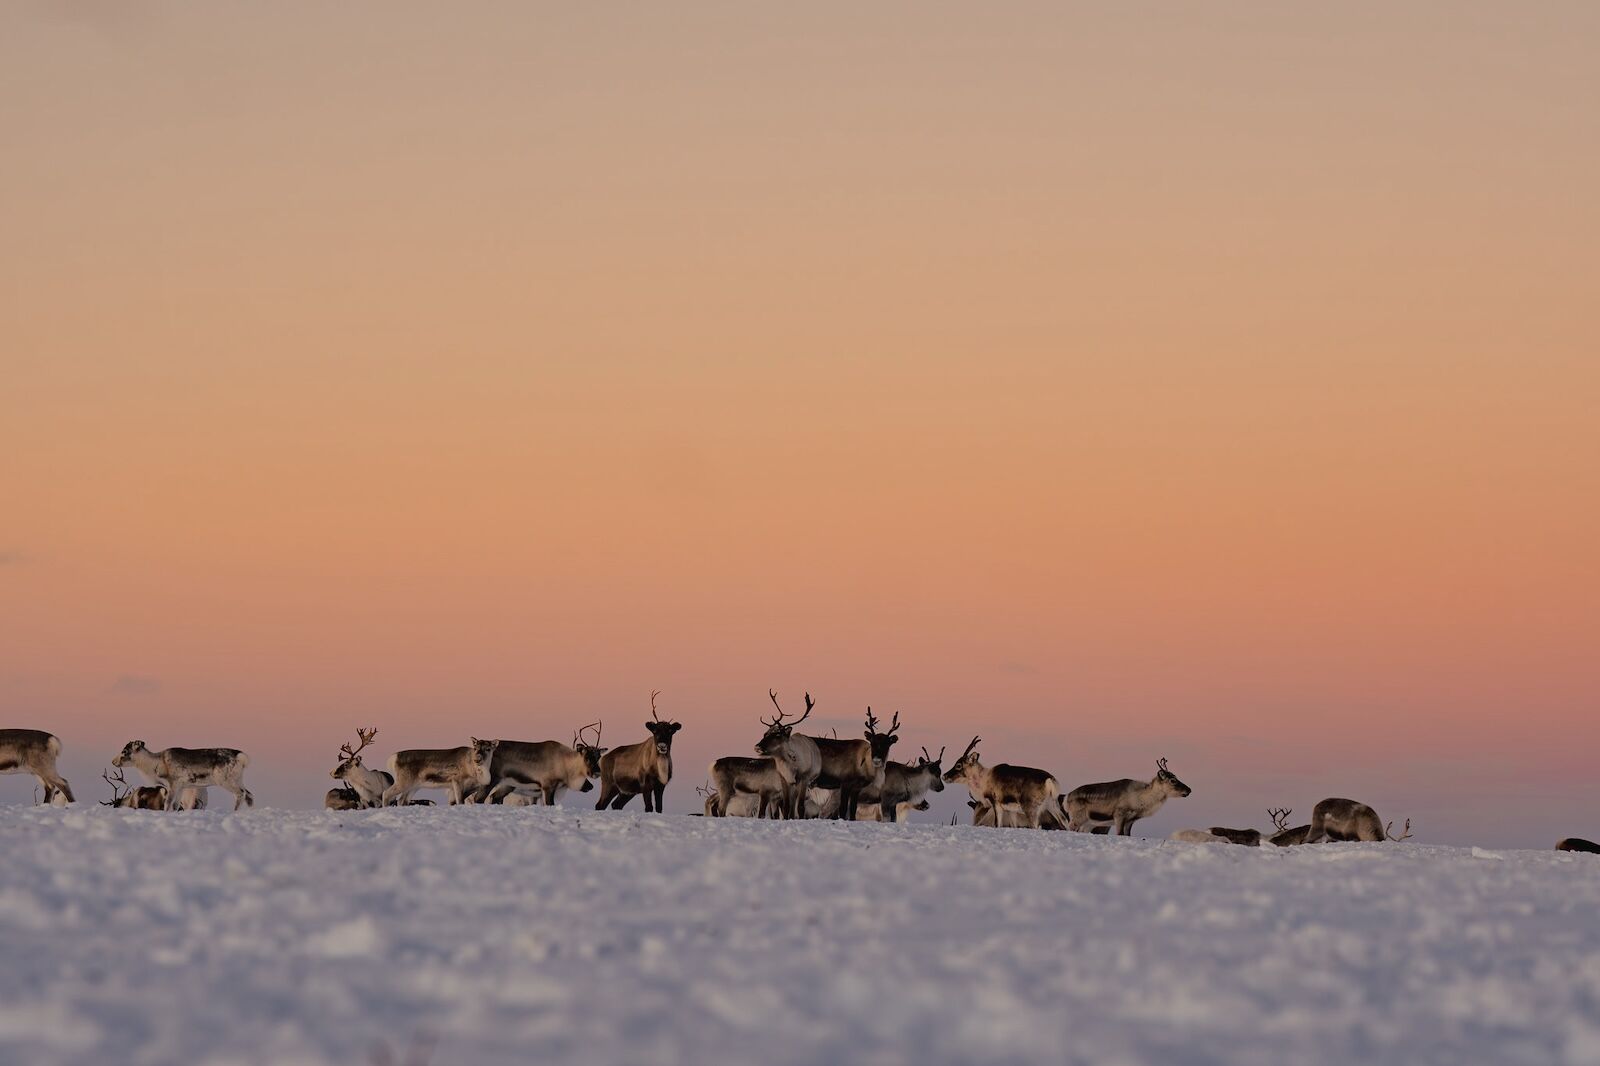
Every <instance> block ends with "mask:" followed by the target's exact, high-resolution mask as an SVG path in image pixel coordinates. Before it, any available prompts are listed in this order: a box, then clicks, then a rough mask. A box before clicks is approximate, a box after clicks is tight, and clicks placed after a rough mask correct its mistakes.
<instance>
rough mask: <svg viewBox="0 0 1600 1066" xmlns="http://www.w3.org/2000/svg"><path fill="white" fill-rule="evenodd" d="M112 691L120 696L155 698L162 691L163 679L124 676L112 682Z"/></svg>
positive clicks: (132, 675) (131, 675)
mask: <svg viewBox="0 0 1600 1066" xmlns="http://www.w3.org/2000/svg"><path fill="white" fill-rule="evenodd" d="M111 691H112V692H114V693H116V694H117V695H119V696H154V695H155V694H156V693H158V692H160V691H161V679H160V678H158V677H138V676H136V675H134V674H122V675H121V676H119V677H118V678H117V679H116V680H115V681H113V682H111Z"/></svg>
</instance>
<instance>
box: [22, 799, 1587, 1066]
mask: <svg viewBox="0 0 1600 1066" xmlns="http://www.w3.org/2000/svg"><path fill="white" fill-rule="evenodd" d="M0 836H3V847H4V856H5V861H4V863H3V866H0V944H3V945H4V956H3V959H4V964H3V966H0V1062H3V1063H6V1064H24V1063H25V1064H28V1066H50V1064H68V1063H70V1064H81V1063H85V1062H118V1063H129V1064H167V1063H180V1062H181V1063H195V1064H210V1066H223V1064H246V1063H274V1064H278V1063H293V1064H321V1063H328V1064H338V1066H362V1064H365V1063H374V1062H386V1061H396V1062H398V1061H402V1056H403V1055H404V1053H405V1052H406V1050H407V1049H408V1048H410V1049H411V1050H412V1051H414V1052H416V1053H417V1061H422V1060H423V1058H424V1057H426V1058H427V1061H430V1062H432V1063H433V1064H434V1066H444V1064H458V1063H489V1062H573V1063H577V1062H583V1063H589V1064H601V1066H603V1064H611V1063H617V1064H621V1063H697V1064H698V1063H729V1064H743V1063H763V1064H772V1066H777V1064H791V1063H792V1064H796V1066H799V1064H805V1066H817V1064H819V1063H902V1062H904V1063H920V1064H924V1066H931V1064H938V1063H963V1064H965V1063H975V1062H983V1063H1010V1062H1015V1063H1023V1062H1028V1063H1035V1062H1037V1063H1104V1064H1107V1066H1111V1064H1115V1066H1136V1064H1143V1063H1148V1064H1152V1066H1154V1064H1161V1066H1174V1064H1180V1066H1181V1064H1196V1066H1198V1064H1218V1066H1220V1064H1234V1063H1238V1064H1261V1066H1283V1064H1288V1063H1294V1064H1297V1066H1309V1064H1317V1063H1360V1064H1362V1066H1374V1064H1382V1063H1397V1064H1398V1063H1404V1064H1407V1066H1422V1064H1430V1063H1438V1064H1441V1066H1443V1064H1451V1066H1454V1064H1460V1063H1473V1062H1481V1063H1565V1064H1579V1063H1584V1064H1588V1063H1600V858H1597V857H1596V856H1592V855H1580V854H1564V853H1557V852H1554V851H1550V852H1519V851H1495V852H1491V851H1484V850H1481V849H1471V850H1465V849H1457V848H1444V847H1428V846H1418V845H1414V844H1409V843H1408V844H1325V845H1318V846H1312V847H1303V848H1293V849H1287V850H1279V849H1273V848H1269V849H1266V850H1256V849H1251V848H1243V847H1233V846H1218V845H1185V844H1178V843H1162V842H1157V841H1142V840H1115V839H1107V838H1104V837H1091V836H1087V835H1079V834H1072V833H1039V832H1031V831H1027V830H994V829H978V828H973V827H968V826H962V827H942V826H930V825H898V826H897V825H878V824H855V825H849V824H837V823H826V822H801V823H775V822H756V821H749V820H735V819H729V820H707V819H701V818H688V817H680V816H672V815H668V816H659V815H656V816H651V815H645V814H642V813H630V812H606V813H593V812H581V811H576V810H572V809H562V808H557V809H554V810H551V809H547V808H534V809H503V808H502V809H494V808H476V807H474V808H454V809H449V808H406V809H390V810H383V811H365V812H347V813H331V812H316V813H311V812H301V811H277V810H255V811H249V812H244V813H241V814H232V813H226V812H220V811H208V812H196V813H184V814H161V813H155V812H141V811H113V810H109V809H100V808H90V807H78V808H74V809H68V810H51V809H46V808H32V809H29V808H20V807H19V808H9V809H6V810H3V811H0ZM430 1046H431V1048H432V1050H431V1053H430V1051H429V1048H430Z"/></svg>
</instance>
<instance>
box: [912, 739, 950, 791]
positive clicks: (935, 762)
mask: <svg viewBox="0 0 1600 1066" xmlns="http://www.w3.org/2000/svg"><path fill="white" fill-rule="evenodd" d="M943 761H944V749H943V748H940V749H939V754H937V755H929V754H928V749H927V748H923V749H922V758H920V759H918V760H917V764H916V766H914V767H912V769H914V770H922V771H926V772H927V773H928V775H929V777H930V779H931V780H932V782H933V783H932V784H930V785H929V786H928V791H930V792H943V791H944V775H943V774H941V773H940V772H939V764H940V763H941V762H943Z"/></svg>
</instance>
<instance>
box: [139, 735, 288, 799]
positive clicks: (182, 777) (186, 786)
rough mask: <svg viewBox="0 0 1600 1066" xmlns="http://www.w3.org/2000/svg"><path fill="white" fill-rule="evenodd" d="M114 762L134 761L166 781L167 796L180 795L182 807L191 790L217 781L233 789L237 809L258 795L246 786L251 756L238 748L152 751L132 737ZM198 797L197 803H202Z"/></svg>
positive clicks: (147, 773)
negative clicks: (247, 768) (245, 773)
mask: <svg viewBox="0 0 1600 1066" xmlns="http://www.w3.org/2000/svg"><path fill="white" fill-rule="evenodd" d="M111 765H113V766H118V767H121V766H127V765H132V766H135V767H137V768H138V770H139V772H140V773H142V774H144V775H145V777H147V778H149V779H150V780H151V781H154V782H155V783H156V784H158V785H165V786H166V789H167V796H168V797H169V801H170V797H172V796H177V797H178V798H179V801H180V802H179V807H180V808H181V809H190V808H189V807H188V800H187V799H186V796H187V794H189V793H190V791H191V790H203V789H205V788H207V787H208V786H211V785H215V786H216V787H218V788H225V789H227V790H228V791H229V792H232V793H233V809H234V810H238V809H239V808H240V807H253V806H255V802H256V798H255V797H254V796H252V795H251V794H250V790H249V789H247V788H245V787H244V771H245V767H247V766H249V765H250V756H248V755H246V754H245V753H244V752H242V751H240V750H238V749H237V748H164V749H162V750H161V751H151V750H150V749H149V748H147V747H145V743H144V741H142V740H130V741H128V743H127V744H125V745H123V748H122V752H121V754H119V755H118V756H117V757H116V758H114V759H112V760H111ZM203 803H204V801H203V800H202V801H198V802H197V803H196V804H195V806H197V807H198V806H202V805H203Z"/></svg>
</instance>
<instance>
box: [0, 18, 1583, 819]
mask: <svg viewBox="0 0 1600 1066" xmlns="http://www.w3.org/2000/svg"><path fill="white" fill-rule="evenodd" d="M1597 44H1600V9H1597V8H1596V7H1595V6H1594V5H1592V4H1588V3H1576V2H1575V3H1551V4H1545V5H1540V6H1539V7H1538V8H1536V9H1528V8H1525V7H1519V6H1515V5H1509V4H1482V3H1471V2H1461V3H1449V4H1442V3H1441V4H1426V3H1424V4H1416V5H1407V6H1406V7H1404V8H1402V9H1392V8H1385V9H1383V10H1381V11H1380V10H1377V9H1371V10H1357V9H1352V10H1340V11H1334V10H1331V9H1289V8H1285V7H1283V6H1281V5H1275V4H1228V5H1208V6H1206V7H1205V8H1184V9H1173V8H1164V7H1156V6H1147V5H1142V4H1130V5H1116V6H1114V7H1112V6H1104V5H1093V6H1091V5H1081V6H1080V5H1063V4H1024V3H1016V4H1007V5H1000V6H986V7H984V8H983V9H981V10H980V9H979V8H976V7H972V6H970V5H963V4H943V3H916V4H894V3H887V4H875V5H865V6H863V5H855V4H830V3H818V4H809V5H803V6H802V7H800V8H798V9H797V8H794V7H793V6H791V5H769V4H744V3H739V4H712V3H705V4H694V5H621V6H610V5H605V6H599V7H597V6H594V5H580V6H579V7H577V8H575V7H574V6H572V5H534V4H521V3H504V4H494V3H485V4H480V5H474V6H472V7H471V8H469V9H466V10H461V9H457V8H450V7H444V6H439V5H427V4H411V3H381V4H378V3H346V4H339V5H324V4H314V3H306V4H296V3H282V4H273V5H269V6H251V5H242V4H215V5H178V4H157V3H152V4H141V5H122V4H114V3H60V4H47V3H23V4H12V5H5V6H4V7H0V144H3V145H4V166H0V234H3V240H0V501H3V503H0V725H6V726H24V727H31V728H42V729H48V730H50V731H52V732H54V733H56V734H57V735H59V736H60V737H61V738H62V741H63V744H64V746H65V754H64V756H63V763H62V765H63V768H64V770H65V771H66V772H67V775H68V777H69V778H71V779H72V780H73V782H74V784H75V785H76V787H77V788H78V790H79V791H80V792H81V793H83V794H84V795H85V796H86V797H87V798H101V793H102V792H104V791H105V790H104V788H103V786H102V787H100V788H96V787H94V786H96V785H102V783H101V782H100V781H99V780H98V776H97V775H98V773H99V771H100V770H101V768H102V767H103V766H104V765H105V764H106V763H108V762H109V760H110V758H111V756H112V755H114V754H115V753H116V752H117V750H119V749H120V747H121V746H122V744H123V743H124V742H125V741H127V740H129V739H134V738H139V739H143V740H146V741H147V742H148V743H150V744H151V746H152V747H164V746H168V745H182V746H201V745H224V746H233V747H239V748H243V749H245V750H246V751H248V752H249V753H250V756H251V759H252V764H251V769H250V771H249V774H248V780H249V782H250V784H251V785H252V787H253V788H254V789H255V792H256V795H257V797H258V800H259V802H261V803H265V804H271V805H276V806H300V807H305V806H317V805H320V803H321V797H322V794H323V791H324V790H325V789H326V787H327V786H328V785H329V784H330V783H331V782H329V780H328V778H327V771H328V770H329V769H330V768H331V767H332V765H333V764H334V762H335V761H336V753H337V749H338V746H339V744H340V743H341V742H343V741H344V740H346V739H348V738H350V737H352V736H353V732H354V729H355V727H356V726H358V725H375V726H378V727H379V729H380V731H381V732H380V736H379V739H378V740H377V742H376V744H375V746H374V747H375V750H377V751H378V753H379V754H380V757H381V756H382V755H385V754H387V753H388V752H389V751H392V750H394V749H395V748H396V747H437V746H452V745H455V744H462V743H465V742H466V738H467V737H468V736H500V737H506V738H514V739H544V738H549V737H555V738H558V739H563V740H564V739H567V738H569V737H570V734H571V733H572V731H573V730H574V729H576V728H577V727H578V726H579V725H581V724H583V723H585V722H588V721H591V720H594V719H596V718H600V719H603V720H604V722H605V737H606V742H607V743H612V744H614V743H625V742H629V741H633V740H638V739H643V737H644V736H645V734H644V731H643V728H642V725H641V723H642V721H643V720H644V719H645V718H647V717H648V701H649V693H650V691H651V690H653V689H660V690H661V691H662V696H661V699H660V705H661V708H662V710H663V712H664V713H667V714H671V715H672V716H674V717H676V718H678V719H679V720H681V721H682V722H683V723H684V729H683V731H682V732H681V733H680V734H679V737H678V740H677V747H676V749H675V751H676V761H677V771H676V773H677V776H676V777H675V779H674V782H673V785H672V787H671V788H669V790H668V804H669V808H670V809H675V810H687V809H689V808H690V807H691V806H693V805H694V804H695V803H696V802H697V797H696V796H695V794H694V790H693V787H692V786H693V785H696V784H700V783H701V782H702V781H703V780H704V778H705V773H704V767H705V766H706V765H707V764H708V763H709V762H710V761H711V760H712V759H713V758H715V757H716V756H719V755H724V754H743V753H748V752H749V751H750V748H751V745H753V744H754V742H755V741H756V739H757V738H758V737H759V734H760V730H761V727H760V725H759V724H758V721H757V718H758V716H759V715H761V714H763V713H764V712H766V711H767V710H768V709H769V704H768V703H767V697H766V694H767V690H768V688H769V687H771V688H776V689H777V690H779V692H780V694H782V695H783V696H784V697H785V698H786V706H798V704H799V703H800V699H801V694H802V693H803V692H804V691H805V690H809V691H810V692H811V693H812V694H813V695H814V696H815V697H816V698H817V710H816V712H815V716H814V720H815V721H816V722H818V724H819V730H820V731H823V732H826V731H828V730H831V729H833V728H838V729H839V731H840V733H841V734H842V735H854V734H855V733H856V732H857V731H858V730H859V729H860V724H861V721H862V717H863V713H864V711H865V708H866V707H867V706H868V705H871V706H872V707H873V708H874V710H875V711H876V712H877V713H879V714H887V713H892V712H893V711H896V710H898V711H899V712H900V714H901V718H902V720H903V721H904V722H905V726H904V728H903V731H902V732H903V734H904V736H905V741H904V742H903V744H902V746H901V747H900V748H899V749H898V751H897V754H906V753H907V752H908V751H909V752H914V751H915V750H916V749H917V748H919V747H920V746H921V745H923V744H927V745H929V746H930V747H932V748H934V749H937V748H939V747H940V746H941V745H944V746H948V747H949V748H950V749H952V751H953V752H955V751H959V750H960V749H961V748H962V747H963V746H964V745H965V743H966V742H967V740H968V739H969V738H971V737H972V736H973V735H975V734H977V735H981V736H982V738H983V743H982V745H981V751H982V753H983V755H984V757H985V761H988V762H1013V763H1023V764H1027V765H1037V766H1043V767H1045V768H1047V769H1049V770H1051V771H1052V772H1054V773H1055V774H1056V775H1057V777H1058V779H1059V780H1060V781H1061V783H1062V787H1063V789H1066V788H1071V787H1073V786H1075V785H1077V784H1081V783H1084V782H1089V781H1101V780H1107V779H1111V778H1118V777H1124V776H1144V775H1148V774H1151V773H1153V772H1154V765H1153V764H1154V760H1155V759H1156V758H1157V757H1160V756H1165V757H1167V758H1169V759H1170V761H1171V766H1172V769H1173V770H1174V771H1175V772H1176V773H1178V774H1179V776H1180V777H1182V778H1183V779H1184V780H1185V781H1187V782H1188V783H1189V784H1190V785H1191V786H1192V787H1193V788H1194V795H1193V796H1192V797H1191V798H1189V799H1187V800H1183V801H1181V806H1175V807H1171V808H1169V809H1168V810H1167V811H1164V812H1163V813H1162V814H1161V815H1160V820H1159V821H1158V822H1153V823H1150V824H1149V829H1150V831H1152V832H1158V831H1159V832H1166V831H1170V830H1171V829H1175V828H1179V827H1181V826H1189V825H1198V826H1206V825H1212V824H1226V825H1257V826H1263V825H1266V824H1267V819H1266V814H1265V808H1266V807H1267V806H1269V805H1271V806H1290V807H1293V808H1294V809H1295V811H1296V812H1297V814H1298V815H1301V816H1308V815H1309V813H1310V809H1311V807H1312V806H1313V804H1314V803H1315V802H1316V801H1317V800H1318V799H1321V798H1323V797H1324V796H1329V795H1346V796H1352V797H1354V798H1357V799H1360V800H1363V801H1365V802H1368V803H1371V804H1372V805H1373V806H1375V807H1376V808H1377V809H1378V810H1379V811H1380V812H1381V813H1382V814H1383V816H1384V817H1385V818H1395V819H1396V820H1399V819H1401V818H1405V817H1410V818H1412V819H1413V821H1414V826H1415V829H1416V832H1417V837H1418V839H1421V840H1425V841H1435V842H1445V843H1482V844H1485V845H1490V846H1525V847H1548V846H1549V845H1550V844H1551V843H1553V842H1554V841H1555V840H1556V839H1557V838H1559V837H1561V836H1566V835H1584V836H1590V837H1595V836H1600V798H1597V796H1596V793H1595V790H1594V789H1593V786H1592V784H1591V781H1592V779H1593V769H1592V767H1591V765H1590V761H1591V755H1592V753H1593V751H1594V749H1595V747H1596V742H1597V741H1600V726H1597V724H1596V720H1597V716H1596V713H1595V712H1596V704H1597V702H1600V701H1597V697H1600V655H1596V648H1595V638H1596V634H1597V632H1600V565H1597V553H1596V545H1597V543H1600V502H1597V501H1600V419H1597V418H1596V402H1597V399H1600V301H1597V300H1596V299H1595V291H1594V287H1595V282H1596V278H1597V275H1600V251H1597V248H1600V240H1597V239H1600V200H1597V198H1596V197H1595V195H1594V190H1595V189H1596V188H1600V109H1596V107H1595V106H1594V102H1595V100H1596V99H1600V65H1597V64H1595V63H1594V62H1593V56H1594V52H1595V47H1596V45H1597ZM947 761H948V759H947ZM30 789H31V781H27V780H24V779H23V778H19V777H9V778H5V779H3V780H0V802H25V801H26V800H27V799H28V795H29V792H30ZM954 797H955V793H953V792H947V793H946V794H945V796H944V797H941V799H942V800H944V801H946V802H944V803H943V805H942V806H940V807H939V808H938V809H937V810H936V812H935V814H936V815H937V816H940V817H945V816H947V815H948V813H949V812H951V811H954V810H959V811H961V812H962V813H963V814H964V813H965V807H964V806H960V805H959V804H958V803H956V802H955V798H954ZM1179 802H1180V801H1174V803H1175V804H1178V803H1179Z"/></svg>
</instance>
